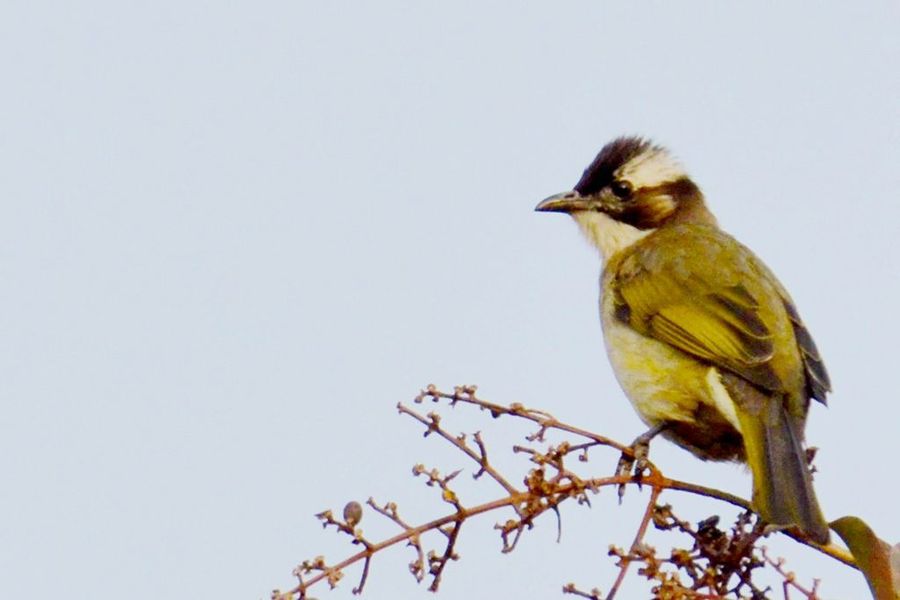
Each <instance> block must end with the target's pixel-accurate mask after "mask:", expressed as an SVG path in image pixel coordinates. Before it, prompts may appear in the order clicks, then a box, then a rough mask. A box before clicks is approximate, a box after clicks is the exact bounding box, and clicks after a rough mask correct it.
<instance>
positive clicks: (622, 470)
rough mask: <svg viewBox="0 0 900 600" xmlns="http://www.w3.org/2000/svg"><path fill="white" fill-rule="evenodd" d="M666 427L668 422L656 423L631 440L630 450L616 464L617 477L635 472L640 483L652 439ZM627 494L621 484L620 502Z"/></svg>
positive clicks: (623, 453)
mask: <svg viewBox="0 0 900 600" xmlns="http://www.w3.org/2000/svg"><path fill="white" fill-rule="evenodd" d="M666 427H668V424H667V423H658V424H657V425H654V426H653V427H651V428H650V429H648V430H647V431H645V432H644V433H642V434H641V435H639V436H637V437H636V438H634V441H633V442H631V445H630V446H629V447H628V450H629V451H628V452H622V456H621V457H620V458H619V464H618V465H616V477H620V476H622V475H627V474H628V473H631V472H632V469H633V472H634V476H635V478H636V479H637V481H638V484H639V485H640V478H641V476H642V475H643V473H644V471H645V470H646V469H647V465H648V462H649V461H648V456H649V455H650V440H652V439H653V438H655V437H656V436H657V435H659V434H660V433H662V432H663V431H665V429H666ZM624 496H625V485H624V484H622V485H619V502H620V503H621V502H622V498H623V497H624Z"/></svg>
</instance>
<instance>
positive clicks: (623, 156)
mask: <svg viewBox="0 0 900 600" xmlns="http://www.w3.org/2000/svg"><path fill="white" fill-rule="evenodd" d="M653 148H659V146H655V145H654V144H653V143H652V142H651V141H650V140H646V139H644V138H641V137H636V136H623V137H620V138H616V139H614V140H613V141H611V142H610V143H608V144H607V145H605V146H603V149H602V150H600V153H599V154H597V157H596V158H595V159H594V160H593V162H592V163H591V164H590V165H588V168H587V169H585V170H584V174H583V175H582V176H581V179H579V180H578V183H576V184H575V191H576V192H578V193H579V194H581V195H582V196H587V195H590V194H594V193H597V192H599V191H600V190H602V189H603V188H604V187H606V186H607V185H609V184H610V183H611V182H612V180H613V173H615V171H616V169H618V168H619V167H621V166H622V165H624V164H625V163H627V162H628V161H629V160H631V159H633V158H634V157H635V156H637V155H639V154H641V153H643V152H646V151H648V150H650V149H653Z"/></svg>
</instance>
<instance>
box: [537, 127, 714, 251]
mask: <svg viewBox="0 0 900 600" xmlns="http://www.w3.org/2000/svg"><path fill="white" fill-rule="evenodd" d="M535 210H537V211H541V212H562V213H567V214H570V215H572V217H574V218H575V220H576V221H577V222H578V223H579V225H581V227H582V229H583V230H584V231H585V233H586V234H587V235H588V237H589V238H590V239H591V240H592V241H593V242H594V243H595V245H597V246H598V247H599V248H600V250H601V252H602V253H603V255H604V256H606V257H608V256H610V255H611V254H613V253H614V252H615V251H617V250H620V249H621V247H624V245H628V243H632V242H633V241H636V240H637V239H640V238H641V237H643V236H644V235H646V234H647V233H650V232H651V231H653V230H655V229H658V228H659V227H663V226H665V225H668V224H674V223H704V224H710V225H715V224H716V221H715V217H713V215H712V213H710V212H709V210H707V208H706V205H705V203H704V200H703V194H702V193H701V192H700V188H698V187H697V185H696V184H695V183H694V182H693V181H691V179H690V177H688V175H687V173H686V172H685V170H684V168H683V167H682V166H681V163H679V162H678V160H676V159H675V157H673V156H672V154H671V153H669V151H668V150H666V149H665V148H663V147H662V146H658V145H656V144H653V143H652V142H650V141H648V140H645V139H643V138H639V137H621V138H618V139H616V140H613V141H612V142H610V143H609V144H607V145H606V146H604V147H603V149H602V150H601V151H600V153H599V154H598V155H597V157H596V158H595V159H594V161H593V162H592V163H591V164H590V165H589V166H588V168H587V169H585V171H584V174H583V175H582V176H581V179H580V180H579V181H578V183H577V184H575V188H574V189H573V190H572V191H569V192H563V193H561V194H556V195H553V196H550V197H549V198H547V199H545V200H544V201H543V202H541V203H540V204H538V205H537V207H536V208H535ZM610 236H612V238H611V239H610Z"/></svg>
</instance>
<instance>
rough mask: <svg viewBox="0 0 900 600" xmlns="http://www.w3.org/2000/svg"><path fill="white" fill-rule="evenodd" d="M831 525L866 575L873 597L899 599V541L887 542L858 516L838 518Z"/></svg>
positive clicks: (886, 599) (877, 599)
mask: <svg viewBox="0 0 900 600" xmlns="http://www.w3.org/2000/svg"><path fill="white" fill-rule="evenodd" d="M831 528H832V529H833V530H834V531H835V532H836V533H837V534H838V535H839V536H841V539H843V540H844V543H845V544H847V547H848V548H849V549H850V552H851V553H852V554H853V558H854V559H855V560H856V564H857V566H859V568H860V570H861V571H862V572H863V575H865V576H866V581H867V582H868V583H869V589H870V590H872V597H873V598H875V600H900V544H897V545H896V546H894V547H891V545H890V544H888V543H887V542H885V541H884V540H882V539H879V538H878V536H876V535H875V532H873V531H872V529H871V528H870V527H869V526H868V525H866V523H865V521H863V520H862V519H860V518H859V517H841V518H840V519H837V520H836V521H832V523H831Z"/></svg>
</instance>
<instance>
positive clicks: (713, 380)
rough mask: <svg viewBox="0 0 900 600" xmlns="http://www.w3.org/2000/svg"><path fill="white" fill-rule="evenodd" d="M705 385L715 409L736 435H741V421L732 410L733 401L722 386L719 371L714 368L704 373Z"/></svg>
mask: <svg viewBox="0 0 900 600" xmlns="http://www.w3.org/2000/svg"><path fill="white" fill-rule="evenodd" d="M706 384H707V385H708V386H709V393H710V397H711V398H712V401H713V403H714V404H715V406H716V409H718V411H719V412H720V413H721V414H722V416H723V417H725V419H726V420H727V421H728V422H729V423H731V424H732V425H733V426H734V428H735V429H737V431H738V433H741V434H742V433H743V431H741V421H740V419H738V416H737V411H736V410H735V409H734V400H732V399H731V395H730V394H729V393H728V390H726V389H725V386H724V385H722V379H721V378H720V377H719V371H718V370H717V369H716V368H715V367H710V368H709V371H707V372H706Z"/></svg>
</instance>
